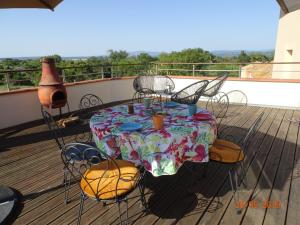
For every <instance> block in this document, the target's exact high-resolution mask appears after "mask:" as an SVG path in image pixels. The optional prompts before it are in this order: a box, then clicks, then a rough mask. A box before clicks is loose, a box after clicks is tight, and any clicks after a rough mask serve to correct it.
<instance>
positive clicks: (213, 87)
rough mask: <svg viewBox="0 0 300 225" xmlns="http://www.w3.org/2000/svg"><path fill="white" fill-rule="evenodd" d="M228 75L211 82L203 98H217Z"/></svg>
mask: <svg viewBox="0 0 300 225" xmlns="http://www.w3.org/2000/svg"><path fill="white" fill-rule="evenodd" d="M227 77H228V75H227V74H225V75H222V76H220V77H217V78H215V79H214V80H211V81H209V83H208V85H207V86H206V88H205V90H204V92H203V96H204V97H209V98H210V97H213V96H215V95H216V94H217V93H218V92H219V90H220V89H221V87H222V86H223V84H224V82H225V80H226V79H227Z"/></svg>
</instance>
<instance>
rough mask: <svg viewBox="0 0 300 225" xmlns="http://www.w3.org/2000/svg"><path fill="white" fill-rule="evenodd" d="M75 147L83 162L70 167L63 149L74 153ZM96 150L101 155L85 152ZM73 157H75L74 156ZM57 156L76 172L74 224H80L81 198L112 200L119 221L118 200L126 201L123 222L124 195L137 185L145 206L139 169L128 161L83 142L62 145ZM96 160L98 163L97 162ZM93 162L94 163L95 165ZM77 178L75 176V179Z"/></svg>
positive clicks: (104, 201) (74, 175) (72, 173)
mask: <svg viewBox="0 0 300 225" xmlns="http://www.w3.org/2000/svg"><path fill="white" fill-rule="evenodd" d="M78 149H80V150H81V151H82V149H84V150H83V155H84V158H85V162H82V163H81V164H80V165H77V166H73V167H71V166H70V161H71V160H72V157H70V156H69V155H68V154H67V152H69V151H73V152H76V151H77V150H78ZM95 150H96V151H99V152H100V153H101V157H100V158H98V157H97V156H95V155H92V154H89V152H93V151H95ZM89 156H91V157H89ZM74 157H76V156H75V155H74ZM61 158H62V161H63V163H64V165H65V167H66V168H67V169H68V170H69V172H70V173H71V175H72V176H73V177H74V178H76V177H77V175H78V174H79V175H80V179H79V182H78V184H79V187H80V205H79V212H78V220H77V224H80V220H81V214H82V210H83V205H84V201H85V200H86V199H88V198H91V199H94V200H96V201H98V202H103V203H105V204H106V203H107V202H115V203H118V209H119V218H120V222H121V224H122V223H123V222H124V221H123V220H122V216H121V215H122V214H121V209H120V204H121V202H125V203H126V221H127V220H128V199H127V196H128V195H129V194H130V193H131V192H132V191H134V190H135V188H136V187H139V190H140V193H141V201H142V204H143V205H144V206H145V204H146V201H145V198H144V193H143V188H142V187H141V182H140V181H141V178H142V175H141V173H140V171H139V169H138V168H137V167H136V166H135V165H134V164H133V163H131V162H129V161H125V160H119V159H113V158H111V157H110V156H109V155H107V154H106V153H105V152H103V151H101V150H99V149H96V148H95V147H93V146H90V145H87V144H83V143H71V144H66V145H65V146H64V147H63V149H62V151H61ZM99 161H100V163H99ZM94 162H97V163H96V164H95V163H94ZM77 180H78V179H77Z"/></svg>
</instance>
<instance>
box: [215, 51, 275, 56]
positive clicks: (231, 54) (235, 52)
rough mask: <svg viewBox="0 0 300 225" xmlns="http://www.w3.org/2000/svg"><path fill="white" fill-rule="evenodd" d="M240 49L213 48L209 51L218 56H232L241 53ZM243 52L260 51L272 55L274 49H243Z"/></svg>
mask: <svg viewBox="0 0 300 225" xmlns="http://www.w3.org/2000/svg"><path fill="white" fill-rule="evenodd" d="M241 51H242V50H214V51H210V52H211V53H212V54H214V55H216V56H220V57H233V56H238V55H239V54H240V53H241ZM245 52H246V53H247V54H248V55H249V54H254V53H260V54H264V55H266V56H272V55H274V50H255V51H254V50H253V51H252V50H245Z"/></svg>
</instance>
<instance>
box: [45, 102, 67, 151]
mask: <svg viewBox="0 0 300 225" xmlns="http://www.w3.org/2000/svg"><path fill="white" fill-rule="evenodd" d="M41 113H42V116H43V119H44V121H45V124H47V126H48V128H49V130H50V131H51V133H52V135H53V137H54V139H55V142H56V144H57V146H58V148H59V149H61V148H62V147H63V146H64V145H65V141H64V138H63V135H62V132H61V129H60V128H59V127H58V125H57V123H56V121H55V120H54V119H53V117H52V116H51V114H50V113H49V112H47V110H46V109H45V108H44V107H43V106H41Z"/></svg>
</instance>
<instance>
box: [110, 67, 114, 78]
mask: <svg viewBox="0 0 300 225" xmlns="http://www.w3.org/2000/svg"><path fill="white" fill-rule="evenodd" d="M110 77H111V78H114V73H113V66H111V67H110Z"/></svg>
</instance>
